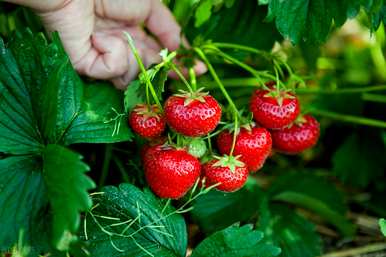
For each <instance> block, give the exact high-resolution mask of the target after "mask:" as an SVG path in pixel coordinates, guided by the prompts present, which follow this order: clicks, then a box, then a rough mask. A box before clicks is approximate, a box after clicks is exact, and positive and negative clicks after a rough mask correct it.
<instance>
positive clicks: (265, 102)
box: [249, 87, 300, 129]
mask: <svg viewBox="0 0 386 257" xmlns="http://www.w3.org/2000/svg"><path fill="white" fill-rule="evenodd" d="M249 108H250V110H251V112H252V113H253V118H254V119H255V121H256V122H258V123H259V124H260V125H262V126H263V127H265V128H269V129H279V128H282V127H285V126H288V125H289V124H291V123H292V122H293V121H294V120H295V119H296V117H297V116H298V114H299V111H300V108H299V100H298V99H297V97H296V96H295V95H294V94H291V93H288V92H287V91H280V92H277V91H276V88H274V87H272V88H271V89H270V90H256V91H255V92H254V93H253V95H252V98H251V102H250V105H249Z"/></svg>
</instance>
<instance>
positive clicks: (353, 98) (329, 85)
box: [0, 0, 386, 257]
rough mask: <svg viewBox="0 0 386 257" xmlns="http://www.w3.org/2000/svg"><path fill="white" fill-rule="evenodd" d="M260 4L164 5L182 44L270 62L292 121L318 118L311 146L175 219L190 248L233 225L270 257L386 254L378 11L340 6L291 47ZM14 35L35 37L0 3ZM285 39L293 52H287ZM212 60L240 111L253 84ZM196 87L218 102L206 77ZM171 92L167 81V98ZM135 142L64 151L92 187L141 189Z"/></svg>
mask: <svg viewBox="0 0 386 257" xmlns="http://www.w3.org/2000/svg"><path fill="white" fill-rule="evenodd" d="M268 2H270V3H271V4H272V2H275V1H260V4H259V2H258V1H232V0H228V1H227V0H224V1H208V0H203V1H198V0H197V1H187V0H181V1H166V3H167V4H168V5H169V7H170V8H171V10H172V11H173V12H174V14H175V16H176V18H177V20H178V21H179V22H180V23H181V25H182V26H183V31H184V34H185V35H186V36H187V37H188V38H189V40H190V42H192V44H193V45H200V44H202V43H203V42H205V41H206V40H211V41H214V42H227V43H235V44H242V45H247V46H250V47H254V48H257V49H261V50H265V51H268V52H271V53H274V54H277V55H279V56H280V57H281V58H282V59H283V60H285V61H286V62H287V63H288V64H289V66H291V67H292V69H293V70H294V72H295V73H296V75H297V76H300V77H301V78H303V79H304V81H305V82H306V83H305V84H306V86H300V87H298V88H297V94H298V95H299V96H300V99H301V101H302V104H303V105H302V106H303V111H304V112H310V113H313V114H314V115H316V116H317V117H318V119H319V121H320V122H321V131H322V133H321V138H320V141H319V143H318V145H317V146H316V147H315V148H313V149H310V150H308V151H306V152H304V153H303V154H301V155H299V156H285V155H280V154H273V156H272V157H271V158H270V159H269V160H268V161H267V164H266V165H265V166H264V168H263V170H261V171H260V172H259V173H258V174H256V176H255V177H254V178H253V179H251V180H250V181H249V182H248V184H247V186H246V187H245V188H244V189H243V190H240V191H239V192H237V193H233V194H229V195H224V194H222V193H219V192H211V193H210V194H208V195H206V196H204V197H202V198H200V199H198V200H197V202H196V203H195V209H194V211H193V212H192V214H186V218H187V219H188V221H189V222H190V225H189V231H190V239H191V240H190V242H191V243H190V247H194V246H195V245H196V244H197V242H199V241H200V240H202V238H203V237H204V235H208V234H211V233H212V232H214V231H217V230H218V229H221V228H224V227H227V226H229V225H231V224H232V223H234V222H236V221H241V222H248V223H250V222H253V223H255V224H256V226H257V227H259V228H260V229H261V230H263V231H264V232H265V233H266V238H267V239H266V240H269V241H272V242H275V243H278V244H279V245H280V247H281V248H282V251H283V253H282V255H281V256H294V257H295V256H299V257H307V256H310V257H312V256H318V255H322V254H323V253H327V252H333V253H332V255H325V256H356V255H355V254H364V253H369V252H378V253H382V254H385V253H386V252H385V249H386V244H385V243H384V237H383V236H382V235H381V233H380V230H379V227H378V220H379V218H382V217H386V201H385V193H386V180H385V171H386V130H385V128H386V59H385V56H386V39H385V37H386V36H385V27H384V24H382V23H381V21H382V19H384V13H385V12H386V11H385V10H386V8H385V5H384V3H383V1H378V2H377V1H368V2H372V5H370V4H368V5H364V7H362V8H359V9H358V10H357V11H356V9H355V8H352V6H349V4H348V6H347V10H345V11H347V13H350V15H351V16H356V18H355V19H349V20H348V21H347V22H346V23H344V21H345V20H346V16H345V19H342V22H341V24H338V23H339V22H338V21H339V19H337V18H336V17H335V23H334V22H332V21H331V22H328V23H326V24H324V26H325V27H327V28H326V30H327V32H326V33H325V34H323V33H324V32H323V33H322V32H320V38H317V40H312V38H313V36H312V35H311V34H310V35H306V34H304V35H303V36H304V37H302V38H303V39H305V40H299V39H298V37H297V36H298V35H296V37H291V34H286V33H283V28H282V27H281V26H280V24H278V23H277V20H276V24H275V22H272V19H271V20H270V19H267V14H268V13H269V12H271V14H272V12H274V9H273V7H272V6H271V5H270V6H268V7H267V5H266V4H267V3H268ZM291 2H297V3H299V2H301V1H294V0H291ZM317 2H318V1H317ZM319 2H320V1H319ZM333 2H334V1H333ZM342 2H350V1H342ZM354 2H357V1H352V2H351V3H350V4H352V3H354ZM377 6H378V7H377ZM376 7H377V8H378V9H376ZM350 8H351V9H350ZM354 9H355V10H354ZM382 10H383V12H382ZM342 12H343V11H342ZM317 14H318V13H312V12H310V13H309V14H308V15H317ZM276 15H277V16H276V18H277V19H279V18H278V17H279V16H278V14H276ZM350 15H348V16H347V17H349V16H350ZM382 15H383V16H382ZM308 19H309V18H308ZM308 21H309V20H308ZM343 23H344V25H343V26H342V27H339V26H340V25H342V24H343ZM335 25H337V26H335ZM23 27H29V28H31V30H32V31H35V32H37V31H42V26H41V24H40V22H39V20H38V19H37V18H36V16H34V15H33V14H32V13H31V12H30V11H29V10H27V9H25V8H20V7H15V6H12V5H8V4H3V3H2V4H1V5H0V34H1V36H3V37H5V38H7V37H9V36H10V35H11V34H12V32H13V31H14V30H15V29H18V28H23ZM337 27H339V28H337ZM278 28H279V29H278ZM280 28H281V29H280ZM315 33H316V32H315ZM283 35H284V36H285V38H283ZM327 35H328V36H327ZM294 38H295V39H296V40H295V41H296V43H297V44H296V45H294V44H292V43H291V41H292V42H293V41H294ZM306 39H307V40H306ZM229 54H231V55H232V56H234V57H235V58H237V59H238V60H240V61H243V62H246V63H248V64H249V65H251V66H252V67H254V68H256V69H259V70H269V71H272V63H270V62H267V61H266V60H264V59H263V58H261V56H258V55H254V54H248V53H245V52H240V51H235V50H230V51H229ZM211 61H212V62H213V63H214V64H215V68H216V71H217V72H218V74H220V75H221V79H222V80H223V82H224V84H225V85H226V86H227V87H228V90H229V92H230V93H231V95H232V97H233V98H234V100H235V101H236V103H237V104H238V106H239V107H240V108H243V107H245V106H246V103H247V102H248V101H249V96H250V94H251V92H252V91H253V90H254V87H255V86H258V85H257V83H256V80H255V79H254V78H253V77H251V76H250V75H249V74H247V73H246V72H244V71H243V70H240V69H239V68H237V67H235V66H232V65H231V64H228V63H227V62H224V60H222V59H219V58H213V59H212V60H211ZM286 75H287V76H290V75H291V74H286ZM198 83H199V84H200V85H201V86H204V87H207V88H209V89H210V90H211V91H212V93H213V94H214V95H215V96H216V97H217V98H219V99H221V98H222V96H221V94H220V92H218V91H217V90H216V89H215V88H214V87H213V81H212V80H211V78H210V76H209V75H204V76H202V77H200V78H199V79H198ZM178 84H179V83H178V82H175V81H174V82H168V88H169V92H172V91H173V90H174V89H175V88H176V87H178V86H179V85H178ZM142 143H143V142H141V140H140V139H136V141H135V142H134V143H121V144H114V145H111V144H108V145H102V144H101V145H97V146H96V147H93V148H92V149H90V148H89V147H88V146H87V145H76V146H75V147H73V148H74V149H76V150H77V151H79V152H81V153H82V155H84V156H85V160H86V162H87V163H88V164H89V165H90V166H91V169H92V174H91V176H92V177H93V179H94V180H95V181H97V182H99V183H98V184H99V186H102V185H105V184H118V183H119V182H121V181H126V182H131V183H134V184H136V185H138V186H145V183H144V180H143V174H142V171H141V167H140V165H139V164H138V163H139V158H140V157H139V149H140V145H141V144H142ZM346 249H354V254H351V255H350V254H347V255H339V253H342V251H343V253H345V252H344V251H345V250H346ZM355 251H356V252H355ZM335 252H338V253H335ZM334 254H337V255H334ZM379 256H380V255H379Z"/></svg>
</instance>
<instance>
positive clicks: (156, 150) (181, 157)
mask: <svg viewBox="0 0 386 257" xmlns="http://www.w3.org/2000/svg"><path fill="white" fill-rule="evenodd" d="M144 168H145V177H146V180H147V182H148V184H149V186H150V188H151V189H152V190H153V192H154V193H155V194H156V195H158V196H159V197H161V198H172V199H179V198H181V197H183V196H184V195H185V194H186V193H187V192H188V191H189V189H190V188H191V187H192V186H193V184H194V183H195V182H196V180H197V179H198V178H199V176H200V173H201V166H200V162H199V161H198V160H197V159H196V158H194V157H193V156H192V155H190V154H189V153H188V152H186V151H185V150H183V149H175V148H173V147H171V146H154V147H150V148H149V149H148V150H147V152H146V157H145V158H144Z"/></svg>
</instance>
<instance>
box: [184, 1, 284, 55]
mask: <svg viewBox="0 0 386 257" xmlns="http://www.w3.org/2000/svg"><path fill="white" fill-rule="evenodd" d="M266 11H267V10H266V8H265V7H264V6H259V5H258V3H257V1H235V3H234V4H233V5H232V6H231V7H230V8H221V9H220V10H218V11H216V12H213V13H212V15H211V17H210V19H209V20H208V21H206V22H205V23H204V24H203V25H202V26H200V27H199V28H197V27H195V26H194V24H189V26H188V28H186V30H185V33H186V34H187V36H188V37H189V39H191V41H193V40H194V39H195V38H201V39H203V40H212V41H214V42H227V43H237V44H242V45H247V46H251V47H254V48H258V49H266V50H270V49H271V48H272V46H273V44H274V43H275V41H276V40H277V41H279V40H281V39H282V37H281V36H280V34H279V32H278V31H277V29H276V27H275V24H273V23H267V22H265V21H264V18H265V15H266ZM261 35H264V36H261ZM237 54H238V55H240V52H237Z"/></svg>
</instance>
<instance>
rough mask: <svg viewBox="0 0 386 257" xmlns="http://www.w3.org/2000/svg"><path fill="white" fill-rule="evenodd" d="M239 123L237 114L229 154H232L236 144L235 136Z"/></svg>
mask: <svg viewBox="0 0 386 257" xmlns="http://www.w3.org/2000/svg"><path fill="white" fill-rule="evenodd" d="M238 126H239V124H238V117H237V115H236V116H235V127H234V131H233V140H232V148H231V151H230V152H229V155H231V156H232V155H233V151H234V150H235V146H236V138H237V134H238V133H237V132H238V129H239V127H238Z"/></svg>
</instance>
